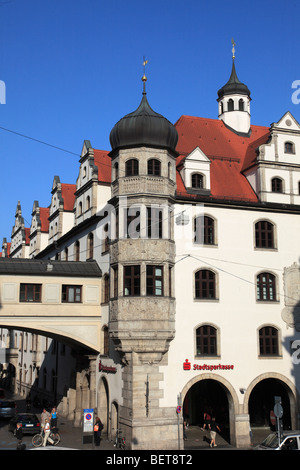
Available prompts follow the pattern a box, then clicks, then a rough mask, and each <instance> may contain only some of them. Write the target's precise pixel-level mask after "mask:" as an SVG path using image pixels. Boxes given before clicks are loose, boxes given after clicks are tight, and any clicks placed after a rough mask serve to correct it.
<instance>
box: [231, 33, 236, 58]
mask: <svg viewBox="0 0 300 470" xmlns="http://www.w3.org/2000/svg"><path fill="white" fill-rule="evenodd" d="M231 43H232V58H233V60H234V59H235V48H234V46H235V45H236V44H235V42H234V39H233V38H232V39H231Z"/></svg>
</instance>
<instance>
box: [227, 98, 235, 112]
mask: <svg viewBox="0 0 300 470" xmlns="http://www.w3.org/2000/svg"><path fill="white" fill-rule="evenodd" d="M233 110H234V102H233V99H231V98H230V99H229V100H228V111H233Z"/></svg>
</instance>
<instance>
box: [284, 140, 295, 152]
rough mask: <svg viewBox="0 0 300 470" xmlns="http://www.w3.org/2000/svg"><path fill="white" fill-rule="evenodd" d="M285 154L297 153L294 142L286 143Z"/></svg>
mask: <svg viewBox="0 0 300 470" xmlns="http://www.w3.org/2000/svg"><path fill="white" fill-rule="evenodd" d="M284 153H295V147H294V144H293V142H285V143H284Z"/></svg>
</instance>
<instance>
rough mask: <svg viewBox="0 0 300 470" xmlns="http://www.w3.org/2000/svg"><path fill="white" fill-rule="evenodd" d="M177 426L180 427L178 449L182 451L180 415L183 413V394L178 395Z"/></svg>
mask: <svg viewBox="0 0 300 470" xmlns="http://www.w3.org/2000/svg"><path fill="white" fill-rule="evenodd" d="M177 405H178V406H177V410H176V412H177V426H178V449H180V413H181V409H182V408H181V406H182V403H181V393H179V394H178V395H177Z"/></svg>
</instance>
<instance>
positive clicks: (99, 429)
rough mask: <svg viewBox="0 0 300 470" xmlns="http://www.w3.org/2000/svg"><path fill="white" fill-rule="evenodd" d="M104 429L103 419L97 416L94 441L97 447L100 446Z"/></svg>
mask: <svg viewBox="0 0 300 470" xmlns="http://www.w3.org/2000/svg"><path fill="white" fill-rule="evenodd" d="M102 429H103V424H102V422H101V419H100V418H99V417H98V416H97V417H96V420H95V424H94V442H95V446H97V447H99V446H100V441H101V432H102Z"/></svg>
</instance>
